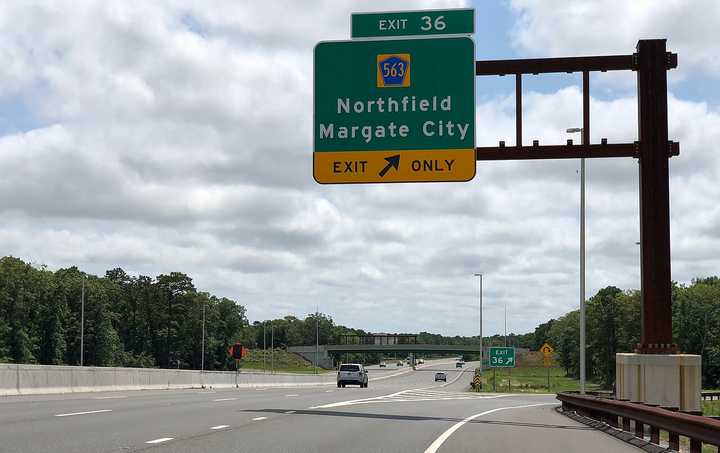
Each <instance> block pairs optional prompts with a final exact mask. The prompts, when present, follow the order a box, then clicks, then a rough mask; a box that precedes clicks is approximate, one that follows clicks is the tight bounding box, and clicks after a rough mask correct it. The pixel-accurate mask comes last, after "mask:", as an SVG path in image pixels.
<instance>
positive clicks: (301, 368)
mask: <svg viewBox="0 0 720 453" xmlns="http://www.w3.org/2000/svg"><path fill="white" fill-rule="evenodd" d="M264 356H265V360H264V361H263V350H262V349H252V350H250V353H249V354H248V355H247V357H245V358H244V359H242V360H241V361H240V370H243V369H245V370H263V369H265V370H267V371H270V370H271V368H272V369H273V370H275V372H282V373H300V374H314V373H315V372H316V370H315V367H313V364H312V363H311V362H309V361H307V360H305V359H303V358H302V357H300V356H299V355H297V354H293V353H290V352H287V351H284V350H282V349H275V352H274V353H272V354H271V352H270V350H267V351H265V354H264ZM327 371H328V370H325V369H323V368H318V369H317V372H318V373H325V372H327Z"/></svg>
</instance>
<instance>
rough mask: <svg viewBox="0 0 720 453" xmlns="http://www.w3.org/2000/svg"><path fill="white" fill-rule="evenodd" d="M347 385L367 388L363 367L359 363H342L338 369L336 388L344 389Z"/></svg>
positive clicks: (366, 377)
mask: <svg viewBox="0 0 720 453" xmlns="http://www.w3.org/2000/svg"><path fill="white" fill-rule="evenodd" d="M347 384H353V385H359V386H360V388H367V386H368V375H367V370H366V369H365V367H364V366H362V365H361V364H359V363H343V364H342V365H340V368H338V374H337V386H338V387H345V386H346V385H347Z"/></svg>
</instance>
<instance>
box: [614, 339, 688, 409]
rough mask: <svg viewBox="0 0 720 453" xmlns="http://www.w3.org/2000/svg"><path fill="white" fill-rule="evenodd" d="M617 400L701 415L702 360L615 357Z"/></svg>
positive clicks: (670, 356)
mask: <svg viewBox="0 0 720 453" xmlns="http://www.w3.org/2000/svg"><path fill="white" fill-rule="evenodd" d="M615 366H616V372H617V373H616V374H617V377H616V395H617V398H618V399H623V400H629V401H633V402H640V403H645V404H652V405H657V406H661V407H670V408H678V409H679V410H681V411H701V410H702V401H701V397H700V392H701V390H702V388H701V385H702V384H701V376H702V369H701V356H699V355H692V354H630V353H623V354H615Z"/></svg>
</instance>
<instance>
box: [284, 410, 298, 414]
mask: <svg viewBox="0 0 720 453" xmlns="http://www.w3.org/2000/svg"><path fill="white" fill-rule="evenodd" d="M295 412H296V411H287V412H285V413H286V414H294V413H295Z"/></svg>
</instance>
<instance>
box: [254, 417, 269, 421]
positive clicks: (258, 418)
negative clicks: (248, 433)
mask: <svg viewBox="0 0 720 453" xmlns="http://www.w3.org/2000/svg"><path fill="white" fill-rule="evenodd" d="M260 420H267V417H255V418H253V421H254V422H259V421H260Z"/></svg>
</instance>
